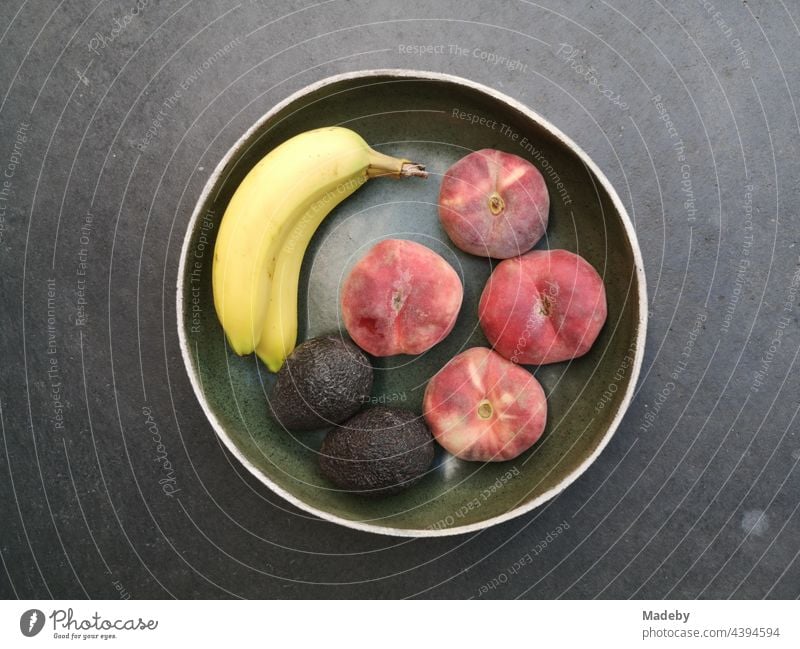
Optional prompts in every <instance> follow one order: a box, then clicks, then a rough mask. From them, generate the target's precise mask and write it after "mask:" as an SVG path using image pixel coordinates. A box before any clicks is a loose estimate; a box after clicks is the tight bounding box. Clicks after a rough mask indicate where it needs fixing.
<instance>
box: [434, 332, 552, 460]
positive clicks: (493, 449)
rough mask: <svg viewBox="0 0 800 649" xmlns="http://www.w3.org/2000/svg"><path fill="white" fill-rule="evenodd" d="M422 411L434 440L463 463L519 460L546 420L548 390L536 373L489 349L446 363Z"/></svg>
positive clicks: (539, 434)
mask: <svg viewBox="0 0 800 649" xmlns="http://www.w3.org/2000/svg"><path fill="white" fill-rule="evenodd" d="M422 407H423V414H424V415H425V421H427V422H428V426H429V427H430V429H431V432H432V433H433V436H434V437H435V438H436V441H437V442H439V444H441V445H442V446H443V447H444V448H445V449H446V450H447V451H449V452H450V453H452V454H453V455H455V456H456V457H458V458H460V459H462V460H475V461H480V462H501V461H503V460H510V459H512V458H515V457H517V456H518V455H519V454H520V453H522V452H524V451H526V450H528V449H529V448H530V447H531V446H532V445H533V444H534V443H536V441H537V440H538V439H539V438H540V437H541V435H542V432H543V431H544V427H545V423H546V422H547V401H546V399H545V394H544V390H542V386H541V385H539V382H538V381H537V380H536V378H535V377H534V376H533V374H531V373H530V372H528V371H527V370H526V369H524V368H522V367H520V366H519V365H515V364H514V363H511V362H509V361H507V360H506V359H505V358H503V357H502V356H500V354H497V353H496V352H493V351H492V350H491V349H487V348H485V347H473V348H472V349H468V350H467V351H465V352H463V353H461V354H459V355H458V356H456V357H455V358H453V359H452V360H451V361H450V362H449V363H448V364H447V365H445V366H444V367H443V368H442V369H441V370H440V371H439V372H438V373H437V374H436V376H434V377H433V378H432V379H431V380H430V381H429V382H428V386H427V387H426V389H425V397H424V399H423V406H422Z"/></svg>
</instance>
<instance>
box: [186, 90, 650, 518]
mask: <svg viewBox="0 0 800 649" xmlns="http://www.w3.org/2000/svg"><path fill="white" fill-rule="evenodd" d="M334 124H335V125H344V126H347V127H349V128H352V129H353V130H355V131H357V132H358V133H360V134H361V135H362V136H363V137H364V138H365V139H366V140H367V141H368V142H369V143H370V144H371V145H372V146H373V147H374V148H376V149H378V150H380V151H383V152H386V153H389V154H392V155H397V156H402V157H405V158H410V159H413V160H416V161H421V162H425V163H426V164H427V166H428V170H429V171H430V172H431V176H430V178H429V179H428V180H426V181H420V180H417V179H408V180H404V181H394V180H388V179H379V180H372V181H370V182H368V183H367V184H366V185H365V186H364V187H362V188H361V189H360V190H359V191H358V192H356V193H355V194H354V195H353V196H352V197H350V198H349V199H348V200H346V201H345V202H344V203H343V204H341V205H340V206H339V207H338V208H337V209H336V210H335V212H334V213H332V214H331V215H330V216H329V217H328V218H327V219H326V220H325V221H324V223H323V225H322V226H321V228H320V229H319V231H318V232H317V234H316V235H315V237H314V240H313V241H312V244H311V246H310V248H309V250H308V253H307V255H306V258H305V260H304V264H303V271H302V276H301V282H300V327H301V330H300V339H301V340H303V339H306V338H308V337H312V336H315V335H318V334H322V333H329V332H333V331H338V330H341V329H343V327H342V326H341V322H340V313H339V308H338V294H339V287H340V284H341V282H342V280H343V278H344V277H345V276H346V273H347V272H348V270H349V269H350V268H351V267H352V265H353V264H354V263H355V262H356V261H357V260H358V259H359V258H360V256H361V255H363V254H364V253H365V252H366V251H367V250H368V249H369V247H370V246H372V245H373V244H374V243H375V242H376V241H378V240H380V239H383V238H388V237H394V238H405V239H411V240H414V241H417V242H419V243H422V244H424V245H426V246H429V247H430V248H432V249H433V250H435V251H436V252H438V253H439V254H441V255H442V256H443V257H444V258H445V259H446V260H447V261H448V262H450V263H451V264H452V266H453V267H454V268H455V269H456V271H457V272H458V273H459V275H460V276H461V279H462V281H463V284H464V303H463V306H462V309H461V312H460V315H459V318H458V321H457V323H456V326H455V328H454V330H453V332H452V333H451V334H450V335H449V336H448V337H447V338H446V339H445V340H444V341H443V342H442V343H440V344H439V345H437V346H436V347H434V348H433V349H431V350H430V351H429V352H427V353H425V354H423V355H421V356H419V357H392V358H383V359H375V361H374V366H375V369H376V372H375V377H376V380H375V386H374V390H373V401H374V402H375V403H388V404H392V405H397V406H400V407H404V408H409V409H412V410H414V411H416V412H418V413H419V412H421V401H422V394H423V391H424V388H425V384H426V382H427V381H428V379H429V378H430V377H431V376H433V375H434V374H435V373H436V372H437V371H438V370H439V369H440V368H441V367H442V366H443V365H444V364H445V363H446V362H447V361H448V360H449V359H450V358H452V357H453V356H454V355H456V354H457V353H459V352H460V351H463V350H464V349H467V348H469V347H472V346H476V345H487V341H486V339H485V337H484V336H483V333H482V332H481V330H480V328H479V327H478V324H477V304H478V300H479V298H480V294H481V291H482V289H483V286H484V284H485V282H486V279H487V278H488V277H489V274H490V273H491V270H492V266H493V263H495V262H491V261H489V260H487V259H482V258H478V257H473V256H471V255H468V254H466V253H463V252H461V251H460V250H458V249H457V248H455V246H453V245H452V244H451V243H450V241H449V240H448V238H447V236H446V235H445V233H444V232H443V230H442V229H441V226H440V225H439V220H438V216H437V208H436V205H437V195H438V190H439V184H440V179H441V175H442V174H443V173H444V172H445V171H446V169H447V168H448V167H449V166H450V165H451V164H453V163H454V162H455V161H456V160H458V159H459V158H461V157H462V156H464V155H466V154H467V153H468V152H470V151H473V150H476V149H481V148H486V147H491V148H496V149H501V150H503V151H507V152H509V153H514V154H516V155H519V156H522V157H524V158H527V159H528V160H530V161H531V162H532V163H533V164H535V165H536V166H537V167H538V168H539V169H540V171H541V172H542V174H543V176H544V178H545V180H546V182H547V185H548V188H549V191H550V196H551V208H550V224H549V227H548V230H547V235H546V237H545V239H543V240H542V241H541V242H540V243H539V244H538V245H537V248H565V249H567V250H571V251H573V252H577V253H579V254H581V255H582V256H583V257H585V258H586V259H587V260H588V261H589V262H590V263H591V264H592V265H593V266H594V267H595V268H596V269H597V271H598V272H599V273H600V274H601V276H602V277H603V278H604V281H605V286H606V290H607V298H608V320H607V323H606V325H605V327H604V328H603V330H602V332H601V334H600V337H599V339H598V340H597V342H596V343H595V345H594V347H593V348H592V350H591V351H590V352H589V353H588V354H587V355H586V356H584V357H582V358H580V359H577V360H574V361H572V362H569V363H558V364H554V365H549V366H543V367H538V368H529V369H531V370H532V371H533V372H534V373H535V375H536V377H537V378H538V379H539V381H540V382H541V384H542V386H543V387H544V390H545V392H546V394H547V395H548V407H549V421H548V424H547V428H546V430H545V433H544V435H543V437H542V439H541V440H540V441H539V442H538V443H537V444H536V445H535V446H534V447H533V448H532V449H531V450H529V451H528V452H526V453H524V454H523V455H522V456H520V457H519V458H517V459H515V460H512V461H509V462H502V463H488V464H479V463H468V462H461V461H458V460H456V459H454V458H452V457H450V456H448V455H447V454H445V453H444V452H443V451H441V449H439V450H437V460H436V463H435V466H434V469H433V470H432V471H431V472H430V473H429V474H428V475H426V476H425V478H424V479H423V480H422V482H420V483H419V484H417V485H416V486H414V487H413V488H411V489H409V490H407V491H406V492H405V493H402V494H399V495H397V496H393V497H389V498H383V499H369V498H364V497H359V496H353V495H348V494H346V493H342V492H340V491H337V490H336V489H335V488H334V487H333V486H332V485H331V484H330V483H328V482H327V481H326V480H325V479H324V478H323V477H322V476H321V475H320V473H319V470H318V466H317V450H318V448H319V446H320V444H321V442H322V439H323V436H324V431H322V432H318V433H309V434H295V435H292V434H290V433H288V432H286V431H285V430H283V429H282V428H281V427H280V426H278V425H276V424H275V423H274V422H273V421H272V420H271V419H270V417H269V415H268V409H267V403H266V399H267V395H268V394H269V390H270V387H271V385H272V383H273V376H272V375H271V374H270V373H269V372H268V371H267V370H266V368H265V367H264V366H263V365H262V364H261V363H260V362H259V361H258V360H257V359H256V357H255V356H254V355H252V356H248V357H238V356H236V355H235V354H233V353H232V352H231V351H230V350H229V349H228V348H227V346H226V344H225V338H224V334H223V332H222V329H221V327H220V325H219V322H218V320H217V317H216V314H215V311H214V303H213V296H212V291H211V265H212V264H211V260H212V252H213V247H214V242H215V237H216V232H217V230H218V225H219V221H220V219H221V218H222V215H223V213H224V211H225V207H226V205H227V203H228V201H229V200H230V197H231V195H232V193H233V191H234V190H235V189H236V187H237V185H238V184H239V182H240V181H241V180H242V179H243V177H244V176H245V175H246V173H247V172H248V171H249V170H250V169H251V168H252V167H253V165H254V164H255V163H256V162H257V161H258V160H259V159H260V158H261V157H262V156H263V155H265V154H266V153H267V152H268V151H269V150H270V149H272V148H274V147H275V146H276V145H278V144H279V143H281V142H283V141H284V140H286V139H287V138H289V137H291V136H293V135H296V134H297V133H300V132H302V131H305V130H308V129H312V128H316V127H320V126H327V125H334ZM212 183H213V186H212V187H210V189H211V191H209V192H207V193H206V194H205V198H204V199H203V200H202V201H201V203H200V204H199V205H198V207H197V210H196V213H195V219H194V220H193V224H192V229H191V231H190V232H189V234H188V235H187V236H188V237H189V240H188V242H187V245H186V247H185V248H184V254H185V256H186V258H185V259H184V260H183V262H184V264H183V269H184V270H183V272H184V277H183V286H182V297H183V309H182V313H181V315H180V318H181V323H180V325H179V326H181V327H182V328H183V335H184V339H185V342H186V350H185V351H186V354H185V356H186V357H188V360H187V363H188V365H189V367H188V370H189V372H190V373H191V374H193V376H194V377H195V387H196V389H197V390H198V392H199V393H201V394H199V395H198V396H199V397H200V398H201V399H204V400H205V402H206V407H207V409H208V410H209V411H210V412H211V413H213V415H214V418H215V419H216V420H217V424H218V425H217V428H218V433H219V434H220V435H222V436H223V438H225V437H227V441H228V442H229V443H230V444H232V445H233V447H235V449H237V450H238V452H239V454H240V455H241V456H243V458H244V459H245V460H246V461H247V463H249V464H250V465H251V466H250V468H251V470H254V471H255V472H256V474H257V475H258V474H261V475H262V476H265V477H266V478H267V479H268V481H271V482H272V483H274V485H277V486H278V487H279V488H280V489H281V490H283V491H284V492H286V493H287V494H289V495H290V496H293V497H294V499H296V500H297V501H299V502H300V503H303V504H304V505H305V506H307V507H309V508H312V509H313V510H317V511H318V512H323V513H325V514H328V515H330V516H334V517H337V518H340V519H344V520H345V521H357V522H360V523H366V524H368V525H374V526H380V527H384V528H395V529H398V530H406V531H412V530H446V529H451V530H452V529H453V528H458V527H461V526H465V525H472V524H476V523H481V522H483V521H488V520H490V519H493V518H495V517H498V516H502V515H505V514H508V513H509V512H512V511H513V510H515V509H517V508H523V507H524V505H526V504H527V503H531V502H533V501H534V500H535V499H537V498H539V497H540V496H542V494H545V493H546V492H548V491H550V490H552V489H554V488H557V487H558V486H559V485H560V484H561V483H562V482H564V481H565V480H567V479H568V478H570V477H571V476H573V474H574V473H575V472H576V471H577V470H578V469H579V467H581V465H582V464H583V463H584V462H585V461H586V460H587V458H589V457H591V456H592V454H593V453H594V452H595V450H596V449H597V448H598V445H600V444H601V443H602V442H603V440H604V438H606V436H607V435H608V434H609V432H610V431H609V428H610V426H611V424H612V420H613V419H614V417H615V415H616V414H617V411H618V410H619V409H620V407H621V405H622V404H623V402H624V395H625V394H626V393H627V389H628V387H629V384H630V382H631V381H632V380H634V381H635V371H634V362H633V359H634V356H635V352H636V347H637V345H640V344H641V336H640V334H641V328H640V313H639V311H640V304H639V299H640V293H639V289H640V287H639V284H638V282H639V280H638V276H637V271H636V266H635V257H636V255H635V254H634V247H633V246H635V244H634V243H633V242H632V241H631V240H630V238H629V235H628V232H627V231H626V228H625V225H624V222H623V219H622V217H621V216H620V214H619V213H618V211H617V209H616V208H615V206H614V202H613V201H612V199H611V197H610V196H609V194H608V193H607V192H606V190H605V188H604V185H603V184H602V183H601V182H600V181H599V179H598V178H597V177H596V176H595V175H594V174H593V173H592V172H591V170H590V169H589V168H588V167H587V166H586V165H585V164H584V162H583V161H582V159H581V157H580V156H579V155H578V154H577V153H576V152H574V151H573V150H572V148H571V146H570V145H569V144H567V143H565V142H563V141H562V140H561V139H559V138H558V137H557V136H555V135H554V134H552V133H551V132H550V131H548V130H547V128H545V127H544V126H542V125H540V124H538V123H537V122H536V121H534V120H532V119H531V117H530V116H529V115H528V114H525V113H524V112H522V111H520V110H518V109H516V108H515V107H513V106H510V105H508V104H507V103H506V102H505V101H503V100H502V99H500V98H497V97H494V96H491V95H489V94H487V93H484V92H483V91H481V90H480V89H476V88H473V87H467V86H463V85H461V84H459V83H455V82H453V81H450V80H442V79H425V78H414V77H401V78H397V77H394V76H391V75H385V76H380V75H379V76H371V77H365V78H351V79H341V80H338V81H335V82H332V83H330V84H327V85H322V86H321V87H317V88H316V89H314V90H312V91H311V92H309V93H307V94H305V95H303V96H301V97H299V98H296V99H295V100H293V101H291V102H290V103H289V104H287V105H284V106H283V107H282V108H281V109H279V110H278V111H277V112H275V113H274V114H273V115H272V116H271V117H270V118H269V119H267V121H266V122H264V123H263V124H261V125H260V126H259V127H257V128H256V129H255V130H254V131H253V132H251V133H250V135H249V136H248V137H247V139H246V140H245V141H244V142H243V143H241V146H239V147H238V148H237V149H236V151H234V152H233V153H232V155H231V156H230V159H229V160H228V161H227V164H226V165H225V167H224V169H223V170H222V173H220V174H219V175H218V176H216V177H215V178H214V179H213V180H212ZM220 429H221V430H220ZM573 477H574V476H573Z"/></svg>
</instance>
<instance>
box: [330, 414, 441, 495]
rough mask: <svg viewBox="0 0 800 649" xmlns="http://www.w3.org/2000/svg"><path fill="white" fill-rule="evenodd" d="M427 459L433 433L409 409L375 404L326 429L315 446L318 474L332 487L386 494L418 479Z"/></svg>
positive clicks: (427, 461)
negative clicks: (319, 471)
mask: <svg viewBox="0 0 800 649" xmlns="http://www.w3.org/2000/svg"><path fill="white" fill-rule="evenodd" d="M432 463H433V436H432V435H431V432H430V430H428V427H427V426H426V425H425V420H424V419H423V418H422V417H420V416H419V415H416V414H415V413H413V412H410V411H409V410H403V409H402V408H391V407H388V406H377V407H375V408H370V409H368V410H365V411H363V412H360V413H359V414H357V415H356V416H355V417H353V418H352V419H350V420H349V421H348V422H347V423H346V424H343V425H342V426H338V427H336V428H334V429H333V430H331V431H330V432H329V433H328V434H327V436H326V437H325V440H324V441H323V442H322V448H321V449H320V456H319V465H320V469H321V470H322V474H323V475H324V476H325V477H326V478H328V480H330V481H331V482H333V483H334V484H335V485H336V486H337V487H339V488H341V489H344V490H346V491H352V492H355V493H360V494H363V495H369V496H387V495H390V494H394V493H397V492H399V491H403V490H404V489H407V488H408V487H410V486H411V485H413V484H414V483H416V482H418V481H419V480H421V479H422V476H423V475H425V472H426V471H427V470H428V469H429V468H430V466H431V464H432Z"/></svg>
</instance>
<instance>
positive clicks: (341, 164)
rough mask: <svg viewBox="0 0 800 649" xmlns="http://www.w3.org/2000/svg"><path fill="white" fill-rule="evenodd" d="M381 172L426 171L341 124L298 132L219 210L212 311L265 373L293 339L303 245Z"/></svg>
mask: <svg viewBox="0 0 800 649" xmlns="http://www.w3.org/2000/svg"><path fill="white" fill-rule="evenodd" d="M381 175H393V176H397V177H400V176H425V175H427V174H426V173H425V171H424V167H423V166H422V165H418V164H415V163H411V162H409V161H407V160H400V159H397V158H392V157H390V156H387V155H384V154H381V153H378V152H377V151H373V150H372V149H371V148H370V147H369V146H368V145H367V143H366V142H365V141H364V140H363V139H362V138H361V137H360V136H359V135H358V134H357V133H354V132H353V131H351V130H349V129H346V128H341V127H328V128H321V129H316V130H313V131H307V132H305V133H301V134H300V135H297V136H295V137H293V138H291V139H289V140H287V141H286V142H284V143H283V144H281V145H280V146H278V147H277V148H275V149H273V150H272V151H271V152H270V153H268V154H267V155H266V156H265V157H264V158H263V159H262V160H261V161H260V162H259V163H258V164H257V165H256V166H255V167H254V168H253V169H252V170H251V171H250V173H248V174H247V176H246V177H245V179H244V180H243V181H242V183H241V184H240V185H239V187H238V188H237V190H236V192H235V193H234V195H233V197H232V198H231V201H230V203H229V204H228V208H227V209H226V210H225V214H224V215H223V218H222V223H221V225H220V230H219V234H218V236H217V243H216V246H215V248H214V266H213V271H212V282H213V290H214V305H215V307H216V310H217V315H218V317H219V319H220V322H221V323H222V328H223V329H224V331H225V334H226V335H227V337H228V341H229V343H230V345H231V347H232V348H233V350H234V351H235V352H236V353H237V354H240V355H244V354H249V353H251V352H253V351H254V350H255V351H257V353H258V356H259V358H261V360H262V361H264V363H265V364H266V365H267V366H268V367H269V369H270V370H272V371H277V370H278V369H279V368H280V366H281V365H282V364H283V361H284V359H285V358H286V356H287V355H288V354H289V353H290V352H291V351H292V350H293V349H294V344H295V342H296V336H297V281H298V278H299V273H300V266H301V264H302V258H303V254H304V253H305V250H306V247H307V246H308V242H309V241H310V240H311V237H312V236H313V234H314V231H315V230H316V229H317V227H318V226H319V224H320V223H321V222H322V220H323V219H324V218H325V216H327V214H328V213H329V212H330V211H331V210H332V209H333V208H334V207H335V206H336V205H338V204H339V203H340V202H341V201H342V200H344V199H345V198H346V197H347V196H349V195H350V194H352V193H353V192H354V191H355V190H356V189H358V188H359V187H360V186H361V185H362V184H363V183H364V182H366V180H367V179H368V178H370V177H373V176H381ZM284 246H285V247H284ZM284 253H285V254H284Z"/></svg>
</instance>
